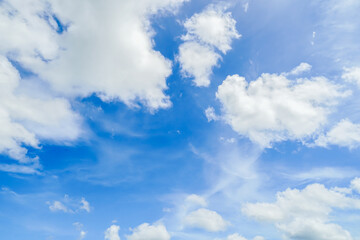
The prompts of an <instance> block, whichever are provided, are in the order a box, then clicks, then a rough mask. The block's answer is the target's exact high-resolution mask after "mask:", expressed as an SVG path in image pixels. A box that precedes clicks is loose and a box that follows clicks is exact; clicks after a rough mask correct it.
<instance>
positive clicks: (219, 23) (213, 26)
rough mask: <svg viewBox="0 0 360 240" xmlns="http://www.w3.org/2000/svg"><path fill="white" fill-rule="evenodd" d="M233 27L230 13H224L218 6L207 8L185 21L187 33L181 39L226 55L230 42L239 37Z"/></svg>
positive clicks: (234, 22) (234, 23) (233, 21)
mask: <svg viewBox="0 0 360 240" xmlns="http://www.w3.org/2000/svg"><path fill="white" fill-rule="evenodd" d="M235 25H236V21H235V20H234V19H233V18H232V16H231V13H230V12H224V10H223V9H222V8H221V7H219V6H218V7H214V6H209V7H208V8H207V9H205V10H204V11H203V12H201V13H198V14H194V15H193V16H192V17H191V18H189V19H188V20H186V22H185V23H184V27H185V28H186V30H187V33H186V35H185V36H183V37H182V39H183V40H185V41H198V42H201V43H205V44H208V45H211V46H214V47H216V48H217V49H219V50H220V51H221V52H223V53H226V52H227V51H228V50H230V49H231V42H232V40H233V39H236V38H239V37H240V35H239V34H238V32H237V30H236V27H235Z"/></svg>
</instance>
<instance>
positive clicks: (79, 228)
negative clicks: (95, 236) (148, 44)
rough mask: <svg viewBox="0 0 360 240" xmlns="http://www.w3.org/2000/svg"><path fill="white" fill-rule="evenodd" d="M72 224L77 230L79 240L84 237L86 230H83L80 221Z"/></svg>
mask: <svg viewBox="0 0 360 240" xmlns="http://www.w3.org/2000/svg"><path fill="white" fill-rule="evenodd" d="M73 225H74V226H75V228H76V230H78V231H79V238H78V239H79V240H82V239H84V238H85V237H86V234H87V232H85V231H84V230H83V227H84V226H83V225H82V224H81V223H79V222H75V223H73Z"/></svg>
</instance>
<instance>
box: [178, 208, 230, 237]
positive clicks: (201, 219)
mask: <svg viewBox="0 0 360 240" xmlns="http://www.w3.org/2000/svg"><path fill="white" fill-rule="evenodd" d="M184 223H185V225H186V226H187V227H191V228H199V229H203V230H206V231H209V232H219V231H225V230H226V228H227V226H228V225H229V223H228V222H227V221H225V220H224V219H223V218H222V216H221V215H219V214H218V213H217V212H215V211H211V210H209V209H205V208H200V209H198V210H196V211H193V212H191V213H189V214H188V215H187V216H186V217H185V220H184Z"/></svg>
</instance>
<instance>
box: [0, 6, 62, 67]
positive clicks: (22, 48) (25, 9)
mask: <svg viewBox="0 0 360 240" xmlns="http://www.w3.org/2000/svg"><path fill="white" fill-rule="evenodd" d="M46 19H48V20H49V21H47V20H46ZM56 28H57V24H56V22H55V20H54V19H53V17H52V13H51V8H50V7H49V4H48V2H47V1H39V0H29V1H26V2H24V1H21V0H4V1H1V2H0V35H1V36H3V37H2V38H1V40H0V55H3V56H6V55H8V56H11V58H12V59H14V60H16V61H19V62H21V63H23V64H25V65H27V66H38V65H39V64H42V63H43V60H42V59H46V60H50V59H54V58H55V57H56V56H57V54H58V51H59V46H58V44H57V41H56V38H57V32H56Z"/></svg>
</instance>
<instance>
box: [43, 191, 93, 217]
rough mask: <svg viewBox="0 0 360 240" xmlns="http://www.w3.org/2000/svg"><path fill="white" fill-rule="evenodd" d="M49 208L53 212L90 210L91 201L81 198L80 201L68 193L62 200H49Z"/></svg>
mask: <svg viewBox="0 0 360 240" xmlns="http://www.w3.org/2000/svg"><path fill="white" fill-rule="evenodd" d="M47 204H48V205H49V209H50V210H51V211H52V212H58V211H62V212H65V213H78V212H80V211H86V212H88V213H89V212H90V203H89V202H88V201H86V200H85V198H81V200H80V201H77V200H74V199H72V198H70V197H69V196H68V195H65V196H64V199H63V200H62V201H53V202H52V203H51V202H47Z"/></svg>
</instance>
